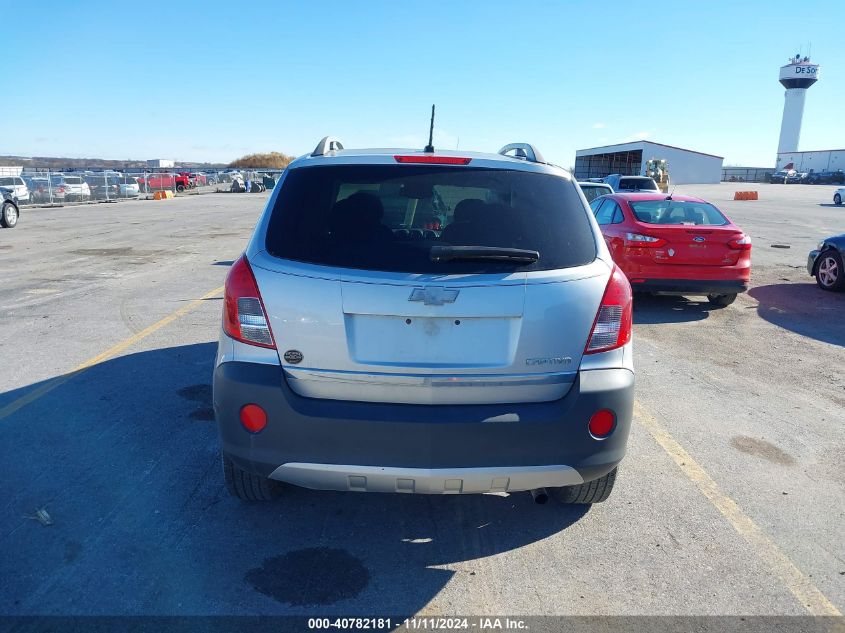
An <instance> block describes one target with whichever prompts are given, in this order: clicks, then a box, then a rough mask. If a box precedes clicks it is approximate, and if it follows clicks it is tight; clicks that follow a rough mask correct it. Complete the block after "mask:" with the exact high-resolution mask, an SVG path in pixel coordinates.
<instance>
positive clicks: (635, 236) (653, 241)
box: [625, 233, 666, 248]
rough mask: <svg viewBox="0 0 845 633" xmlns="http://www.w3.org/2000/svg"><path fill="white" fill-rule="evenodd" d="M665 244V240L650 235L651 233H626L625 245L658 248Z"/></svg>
mask: <svg viewBox="0 0 845 633" xmlns="http://www.w3.org/2000/svg"><path fill="white" fill-rule="evenodd" d="M665 245H666V240H664V239H663V238H661V237H652V236H651V235H641V234H640V233H626V234H625V246H634V247H640V248H660V247H661V246H665Z"/></svg>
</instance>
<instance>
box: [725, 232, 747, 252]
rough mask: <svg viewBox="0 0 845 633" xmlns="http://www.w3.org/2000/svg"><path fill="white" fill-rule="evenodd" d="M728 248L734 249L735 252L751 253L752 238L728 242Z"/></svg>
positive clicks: (738, 238)
mask: <svg viewBox="0 0 845 633" xmlns="http://www.w3.org/2000/svg"><path fill="white" fill-rule="evenodd" d="M728 248H732V249H734V250H735V251H750V250H751V238H750V237H749V236H748V235H743V236H742V237H737V238H734V239H732V240H730V241H729V242H728Z"/></svg>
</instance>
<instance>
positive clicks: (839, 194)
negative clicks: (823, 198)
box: [833, 187, 845, 204]
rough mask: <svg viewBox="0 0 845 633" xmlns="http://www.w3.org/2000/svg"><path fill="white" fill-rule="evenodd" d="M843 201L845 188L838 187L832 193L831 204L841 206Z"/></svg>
mask: <svg viewBox="0 0 845 633" xmlns="http://www.w3.org/2000/svg"><path fill="white" fill-rule="evenodd" d="M843 200H845V187H839V189H837V190H836V191H834V192H833V204H842V201H843Z"/></svg>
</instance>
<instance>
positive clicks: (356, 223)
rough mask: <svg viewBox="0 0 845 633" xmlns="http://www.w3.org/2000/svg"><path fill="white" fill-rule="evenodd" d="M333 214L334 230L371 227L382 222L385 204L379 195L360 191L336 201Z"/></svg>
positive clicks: (332, 223)
mask: <svg viewBox="0 0 845 633" xmlns="http://www.w3.org/2000/svg"><path fill="white" fill-rule="evenodd" d="M331 215H332V218H331V226H332V228H333V229H334V230H345V229H347V228H351V227H358V228H360V227H371V226H374V225H377V224H379V223H381V219H382V217H384V206H383V205H382V203H381V200H380V199H379V198H378V196H375V195H373V194H371V193H366V192H364V191H359V192H358V193H353V194H352V195H351V196H349V197H348V198H344V199H343V200H341V201H340V202H337V203H335V205H334V207H332V214H331Z"/></svg>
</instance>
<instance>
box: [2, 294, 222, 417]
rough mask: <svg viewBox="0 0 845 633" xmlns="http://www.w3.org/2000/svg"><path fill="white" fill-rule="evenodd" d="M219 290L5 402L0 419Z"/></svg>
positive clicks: (143, 337) (143, 336) (141, 337)
mask: <svg viewBox="0 0 845 633" xmlns="http://www.w3.org/2000/svg"><path fill="white" fill-rule="evenodd" d="M221 292H223V286H220V287H219V288H215V289H214V290H212V291H211V292H207V293H206V294H204V295H203V296H202V297H200V298H199V299H194V300H193V301H191V302H190V303H188V304H185V305H184V306H182V307H181V308H179V309H178V310H176V311H175V312H173V313H171V314H168V315H167V316H166V317H164V318H163V319H161V320H160V321H156V322H155V323H153V324H152V325H149V326H147V327H145V328H144V329H143V330H141V331H140V332H138V333H137V334H133V335H132V336H130V337H129V338H127V339H124V340H122V341H121V342H120V343H117V344H116V345H113V346H111V347H110V348H108V349H107V350H106V351H105V352H103V353H102V354H97V355H96V356H94V357H93V358H89V359H88V360H86V361H85V362H84V363H81V364H79V365H77V366H76V367H74V368H73V369H71V370H70V371H69V372H68V373H66V374H63V375H61V376H58V377H57V378H53V379H52V380H48V381H47V382H45V383H44V384H42V385H41V386H40V387H36V388H35V389H33V390H32V391H30V392H28V393H26V394H24V395H23V396H21V397H20V398H18V399H17V400H13V401H12V402H10V403H9V404H7V405H6V406H5V407H3V408H2V409H0V420H2V419H4V418H7V417H9V416H10V415H12V414H13V413H14V412H15V411H18V410H19V409H21V408H23V407H25V406H26V405H28V404H30V403H32V402H35V401H36V400H38V399H39V398H40V397H41V396H44V395H46V394H48V393H50V392H51V391H53V389H55V388H56V387H59V386H61V385H63V384H64V383H66V382H67V381H68V380H70V379H71V378H73V377H74V376H76V375H77V374H79V373H80V372H82V371H85V370H86V369H88V368H89V367H93V366H94V365H96V364H97V363H102V362H103V361H104V360H108V359H109V358H112V357H113V356H117V355H118V354H120V353H121V352H122V351H124V350H126V349H127V348H129V347H130V346H132V345H134V344H135V343H137V342H138V341H140V340H142V339H145V338H147V337H148V336H149V335H150V334H152V333H153V332H156V331H158V330H160V329H161V328H163V327H164V326H165V325H168V324H170V323H173V321H175V320H176V319H179V318H181V317H183V316H185V315H186V314H188V313H189V312H191V311H192V310H195V309H197V308H198V307H199V306H201V305H202V303H203V301H205V300H207V299H211V298H212V297H216V296H217V295H219V294H220V293H221Z"/></svg>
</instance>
